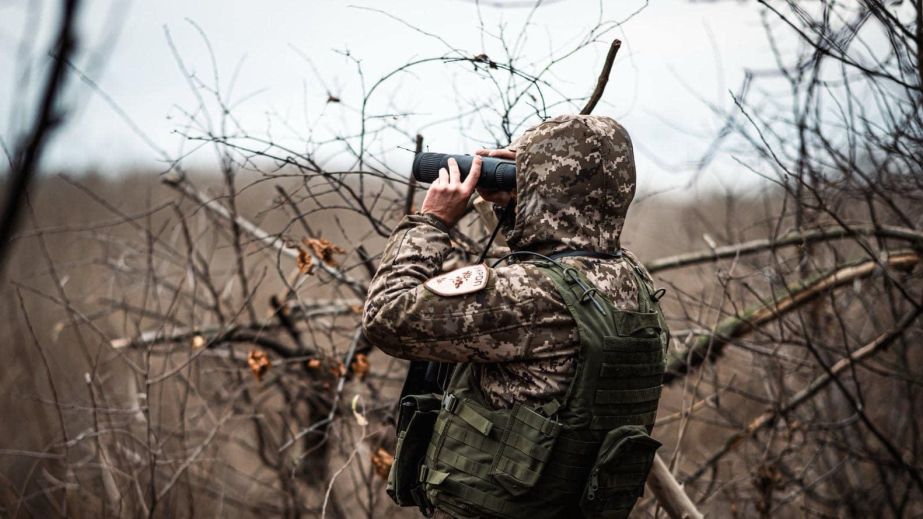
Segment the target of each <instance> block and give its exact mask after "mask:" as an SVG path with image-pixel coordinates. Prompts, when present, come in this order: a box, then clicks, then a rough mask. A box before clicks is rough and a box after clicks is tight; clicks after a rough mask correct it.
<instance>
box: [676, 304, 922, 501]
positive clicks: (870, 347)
mask: <svg viewBox="0 0 923 519" xmlns="http://www.w3.org/2000/svg"><path fill="white" fill-rule="evenodd" d="M921 313H923V310H921V309H917V310H913V311H911V312H909V313H908V314H907V315H906V316H904V318H903V319H901V321H900V322H899V323H898V324H897V325H896V326H895V327H894V328H893V329H892V330H891V331H889V332H886V333H884V334H882V335H880V336H878V337H877V338H875V340H873V341H872V342H870V343H868V344H866V345H865V346H863V347H861V348H859V349H857V350H855V351H854V352H852V354H851V355H849V356H848V357H845V358H842V359H840V360H839V361H837V363H836V364H834V365H833V366H832V367H831V368H830V373H824V374H823V375H821V376H819V377H817V378H816V379H814V381H813V382H811V383H810V384H808V386H807V387H805V388H804V389H802V390H801V391H799V392H798V393H797V394H795V396H793V397H792V398H791V400H789V401H788V403H787V404H785V405H784V406H780V407H779V408H773V409H768V410H767V411H765V412H763V414H761V415H759V416H757V417H756V418H755V419H753V420H751V421H750V423H749V424H747V427H746V428H745V429H743V430H741V431H738V432H736V433H734V434H733V435H731V437H730V438H728V439H727V440H725V442H724V445H723V446H722V447H721V448H720V449H718V450H717V451H715V452H714V453H713V454H712V455H711V456H709V457H708V459H707V460H706V461H705V463H704V464H702V466H700V467H699V468H698V469H697V470H696V471H695V472H693V473H692V474H691V475H690V476H689V477H688V478H686V482H687V483H688V482H690V481H695V480H696V479H698V478H700V477H701V476H702V475H703V474H705V472H706V471H707V470H708V469H709V467H711V466H713V465H714V464H715V463H717V462H718V461H719V460H720V459H721V458H723V457H724V456H725V455H726V454H728V453H729V452H731V451H732V450H734V449H736V448H737V447H738V446H739V445H742V444H743V443H744V441H743V440H745V439H747V438H749V437H751V436H753V435H754V434H756V432H757V431H759V430H761V429H766V428H767V427H769V426H771V425H772V424H774V423H776V421H777V420H778V419H779V418H781V417H783V416H785V415H787V414H788V413H790V412H792V411H793V410H794V409H795V408H796V407H798V406H800V405H801V404H803V403H805V402H807V401H808V400H810V399H811V398H812V397H814V395H816V394H817V393H818V391H820V390H821V389H823V388H825V387H826V386H827V385H829V384H830V383H831V382H833V380H834V378H835V377H836V376H837V375H839V374H840V373H842V372H844V371H846V370H847V369H849V368H850V367H852V366H853V365H855V364H858V363H860V362H862V361H863V360H865V359H867V358H869V357H871V356H873V355H875V354H876V353H878V352H880V351H882V350H884V349H885V348H887V347H888V346H890V345H891V343H893V342H894V341H895V340H897V339H898V338H900V336H901V335H903V333H904V332H905V331H906V330H907V328H908V327H910V325H912V324H913V323H914V321H916V320H917V318H918V317H920V314H921ZM831 374H832V376H831Z"/></svg>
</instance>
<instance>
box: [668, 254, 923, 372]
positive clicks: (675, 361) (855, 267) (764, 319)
mask: <svg viewBox="0 0 923 519" xmlns="http://www.w3.org/2000/svg"><path fill="white" fill-rule="evenodd" d="M921 259H923V258H921V256H920V254H918V253H916V252H908V251H903V252H897V253H893V254H891V255H890V256H889V257H887V258H886V259H883V260H880V261H879V260H865V261H862V262H859V263H854V264H852V265H846V266H841V267H839V268H837V269H836V270H834V271H832V272H830V273H828V274H826V275H822V276H820V277H818V278H816V279H815V280H813V281H809V282H807V283H805V284H800V285H797V286H793V287H789V288H788V289H787V290H786V292H785V295H784V296H782V297H779V298H778V299H775V300H774V301H773V302H772V303H770V304H768V305H762V304H761V305H758V306H756V307H755V308H751V309H749V310H747V311H745V312H744V313H743V315H741V316H735V317H731V318H728V319H726V320H725V321H724V322H722V323H720V324H719V325H718V326H717V327H716V328H715V331H714V332H713V333H710V334H708V335H704V336H702V337H699V339H698V340H697V341H696V342H695V344H693V345H692V346H690V347H689V349H688V350H685V351H682V352H679V353H677V354H675V355H673V356H672V358H670V359H669V360H668V361H667V372H666V373H665V374H664V376H663V384H664V385H669V384H671V383H672V382H674V381H676V380H679V379H680V378H682V377H683V376H685V374H686V373H687V372H689V371H690V370H692V369H694V368H696V367H698V366H700V365H701V364H703V363H704V362H705V361H706V356H708V357H710V358H712V359H714V358H716V357H718V356H719V355H720V354H721V350H722V349H723V348H724V346H726V345H728V344H730V343H731V341H733V340H734V339H737V338H740V337H742V336H744V335H746V334H747V333H750V332H752V331H753V330H755V329H757V328H759V327H760V326H762V325H764V324H766V323H768V322H770V321H773V320H775V319H778V318H779V317H782V316H783V315H785V314H786V313H788V312H791V311H792V310H795V309H797V308H799V307H801V306H802V305H804V304H805V303H807V302H810V301H813V300H815V299H817V298H819V297H821V296H823V295H824V294H826V293H827V291H828V290H832V289H834V288H838V287H841V286H844V285H849V284H850V283H852V282H853V281H856V280H858V279H863V278H867V277H869V276H871V275H873V274H874V273H875V272H877V271H878V269H879V264H883V265H885V266H889V267H897V268H901V267H903V268H907V267H912V266H913V265H916V264H917V263H919V262H920V261H921Z"/></svg>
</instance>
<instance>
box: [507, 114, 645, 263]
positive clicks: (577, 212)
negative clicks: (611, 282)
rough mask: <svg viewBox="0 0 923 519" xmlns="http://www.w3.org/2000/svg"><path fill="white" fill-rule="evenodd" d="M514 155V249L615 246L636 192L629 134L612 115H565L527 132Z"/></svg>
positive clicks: (545, 250) (509, 237)
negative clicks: (610, 116)
mask: <svg viewBox="0 0 923 519" xmlns="http://www.w3.org/2000/svg"><path fill="white" fill-rule="evenodd" d="M510 148H511V149H514V150H516V151H517V156H516V191H517V197H516V198H517V200H516V213H515V215H516V217H515V221H514V222H513V225H512V227H511V228H508V229H507V230H506V239H507V242H508V243H509V245H510V247H511V248H512V249H513V250H530V251H534V252H541V253H551V252H555V251H560V250H565V249H578V250H593V251H600V252H615V251H616V250H618V248H619V235H620V234H621V232H622V227H623V226H624V223H625V215H626V214H627V212H628V206H629V204H630V203H631V200H632V199H633V198H634V193H635V161H634V154H633V151H632V146H631V139H630V138H629V136H628V132H627V131H625V129H624V128H623V127H622V126H621V125H620V124H619V123H617V122H615V120H613V119H611V118H609V117H603V116H592V115H562V116H558V117H554V118H552V119H548V120H547V121H544V122H542V123H540V124H538V125H536V126H534V127H532V128H530V129H528V130H526V132H525V133H524V134H523V135H522V136H521V137H520V138H518V139H517V140H516V141H515V142H514V143H513V144H512V145H511V146H510Z"/></svg>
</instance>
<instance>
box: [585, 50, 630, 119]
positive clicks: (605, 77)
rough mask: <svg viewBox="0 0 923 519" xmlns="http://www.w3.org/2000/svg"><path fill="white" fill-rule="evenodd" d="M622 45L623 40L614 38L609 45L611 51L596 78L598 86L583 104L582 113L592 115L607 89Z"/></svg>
mask: <svg viewBox="0 0 923 519" xmlns="http://www.w3.org/2000/svg"><path fill="white" fill-rule="evenodd" d="M621 47H622V40H612V45H610V46H609V53H608V54H607V55H606V62H605V63H603V69H602V71H600V73H599V79H597V80H596V88H595V89H593V94H592V95H591V96H590V99H589V100H587V102H586V105H584V106H583V110H580V115H590V114H591V113H593V109H594V108H596V103H598V102H599V100H600V99H602V97H603V92H604V91H605V90H606V84H607V83H609V72H611V71H612V64H613V63H614V62H615V55H616V54H618V53H619V49H620V48H621Z"/></svg>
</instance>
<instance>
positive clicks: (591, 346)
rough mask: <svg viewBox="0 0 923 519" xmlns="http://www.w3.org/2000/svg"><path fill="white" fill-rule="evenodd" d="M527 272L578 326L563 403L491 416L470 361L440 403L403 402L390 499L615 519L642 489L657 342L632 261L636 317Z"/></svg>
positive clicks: (553, 271) (463, 511)
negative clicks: (545, 284)
mask: <svg viewBox="0 0 923 519" xmlns="http://www.w3.org/2000/svg"><path fill="white" fill-rule="evenodd" d="M625 261H630V260H629V259H628V258H626V259H625ZM535 265H536V266H538V267H540V268H541V270H542V271H543V273H544V274H545V275H547V276H548V277H549V278H550V279H551V280H552V281H553V282H554V284H555V287H556V288H557V290H558V292H560V294H561V296H562V297H563V298H564V301H565V302H566V303H567V307H568V309H569V310H570V312H571V314H572V315H573V317H574V320H575V321H576V322H577V325H578V327H579V334H580V343H581V348H580V354H579V358H578V361H577V365H576V372H575V375H574V378H573V380H572V382H571V384H570V387H569V388H568V390H567V393H566V394H565V396H564V397H563V400H562V401H558V400H555V401H552V402H549V403H548V404H546V405H544V406H542V407H540V408H533V407H530V406H525V405H521V404H516V405H514V406H513V408H512V409H492V407H491V406H490V405H489V404H487V403H486V402H485V400H484V398H483V396H482V394H481V392H480V389H479V388H478V386H477V381H476V380H475V378H474V377H473V376H472V370H471V366H470V365H462V366H459V368H458V369H457V370H456V372H455V374H454V375H453V377H452V381H451V383H450V386H449V389H448V391H447V392H446V394H445V395H444V396H442V397H441V398H440V397H439V395H435V394H431V395H412V396H408V397H405V398H404V399H402V402H401V413H400V417H399V423H398V430H399V433H398V445H397V452H396V453H395V462H394V465H393V466H392V471H391V474H390V477H389V488H388V491H389V493H390V494H391V496H392V497H393V498H394V499H395V501H396V502H398V504H401V505H404V506H410V505H417V506H420V508H421V509H422V510H423V511H424V513H427V515H428V512H430V511H431V510H432V507H435V508H438V509H440V510H443V511H445V512H448V513H449V514H451V515H453V516H456V517H511V518H518V517H523V518H530V519H537V518H544V517H580V516H586V517H627V516H628V513H629V512H630V511H631V508H632V507H633V506H634V504H635V501H636V500H637V498H638V497H639V496H640V495H641V494H642V492H643V489H644V483H645V481H646V479H647V474H648V472H649V471H650V467H651V464H652V463H653V458H654V453H655V452H656V450H657V448H658V447H660V443H659V442H657V441H656V440H654V439H653V438H651V437H650V436H649V434H648V433H649V432H650V430H651V429H652V428H653V424H654V419H655V416H656V413H657V403H658V400H659V399H660V391H661V378H662V376H663V371H664V349H665V345H666V340H667V330H666V325H665V322H664V319H663V315H662V313H661V311H660V308H659V305H658V303H657V301H656V299H655V297H654V296H653V295H652V293H651V287H649V286H648V284H647V283H646V282H645V281H644V280H643V279H642V277H641V276H640V275H639V273H638V272H637V271H636V270H637V266H636V265H635V268H634V269H632V271H633V272H634V275H635V280H636V282H637V285H638V289H639V290H638V303H639V311H637V312H626V311H621V310H618V309H616V308H615V307H614V306H613V305H612V304H611V302H610V301H608V299H607V298H605V297H604V296H603V295H602V294H601V293H598V292H596V291H595V288H592V284H590V283H589V281H588V280H587V279H586V277H585V276H584V275H583V274H582V273H580V272H578V271H577V270H576V269H574V268H573V267H567V266H562V265H560V264H551V263H547V262H541V263H539V262H536V263H535ZM588 287H589V291H588V290H587V288H588ZM594 292H595V294H594Z"/></svg>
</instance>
